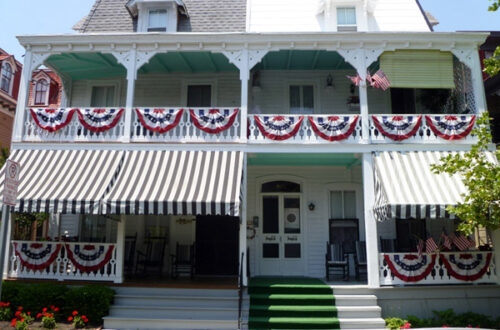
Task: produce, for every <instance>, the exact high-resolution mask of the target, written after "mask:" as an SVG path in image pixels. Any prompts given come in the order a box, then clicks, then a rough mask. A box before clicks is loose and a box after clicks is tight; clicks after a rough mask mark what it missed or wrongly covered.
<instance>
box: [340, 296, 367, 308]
mask: <svg viewBox="0 0 500 330" xmlns="http://www.w3.org/2000/svg"><path fill="white" fill-rule="evenodd" d="M335 305H336V306H377V298H370V299H364V298H363V299H342V297H340V296H337V297H336V299H335Z"/></svg>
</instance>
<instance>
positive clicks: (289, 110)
mask: <svg viewBox="0 0 500 330" xmlns="http://www.w3.org/2000/svg"><path fill="white" fill-rule="evenodd" d="M197 37H198V36H193V37H192V38H197ZM275 37H276V38H285V36H281V35H279V36H275ZM330 37H331V40H330V39H324V40H323V39H321V40H323V41H322V42H323V43H324V44H321V45H320V44H318V43H317V42H314V41H311V42H305V41H303V40H302V41H300V45H299V44H298V42H299V41H297V44H296V43H295V42H291V43H290V42H289V41H287V42H285V41H283V43H282V44H278V43H277V41H272V42H271V41H270V42H268V43H266V45H267V46H266V47H264V46H262V42H261V41H262V40H264V39H265V38H266V36H261V37H259V38H262V40H260V39H259V38H257V39H256V40H253V39H249V42H250V44H249V45H248V47H249V48H245V47H243V48H242V46H241V45H240V44H237V43H236V41H234V44H233V41H231V42H230V43H227V44H224V43H223V44H220V43H218V42H215V41H214V42H213V44H210V43H201V42H200V43H196V45H197V47H194V48H193V43H192V41H191V42H190V43H187V42H186V43H183V42H177V43H175V44H172V45H170V44H169V43H171V41H170V40H168V39H165V40H164V41H162V43H158V44H156V45H151V44H149V43H147V42H146V40H144V43H141V42H142V41H140V40H141V39H140V38H139V39H137V40H138V43H136V44H131V45H128V44H126V43H124V44H120V47H117V45H116V44H114V43H113V42H109V43H108V42H107V41H104V39H105V37H102V39H103V40H102V43H101V44H100V46H99V47H98V48H99V49H97V48H96V49H94V48H92V47H91V49H90V50H89V48H88V47H89V46H88V44H85V43H84V42H85V40H84V39H85V38H87V37H86V36H81V37H78V38H77V37H75V38H74V40H73V44H72V45H73V46H72V47H70V48H71V49H69V50H68V48H67V44H61V45H59V46H57V47H56V46H55V45H56V44H55V43H56V42H59V41H58V37H54V38H53V41H52V42H51V45H54V48H50V47H48V48H47V47H45V48H44V47H42V46H39V45H37V46H36V47H35V48H33V49H32V50H31V52H33V54H34V55H36V56H34V55H33V56H34V57H33V56H31V55H30V56H31V57H32V62H33V63H34V67H28V69H29V70H33V69H36V66H37V65H42V64H44V65H46V66H48V67H50V68H51V69H53V70H54V71H55V72H57V73H58V74H59V75H60V76H61V78H62V82H63V86H64V91H63V95H62V96H63V97H62V100H63V101H62V103H61V108H57V109H47V108H45V107H44V106H43V105H39V104H30V103H28V102H24V103H26V107H24V106H18V110H20V111H18V115H16V129H15V134H14V142H15V143H23V142H41V143H44V142H46V143H72V142H79V143H196V144H213V143H230V144H241V143H243V144H246V143H247V144H253V145H261V146H264V145H277V144H282V145H285V144H288V145H293V144H299V145H304V144H310V145H336V144H347V145H355V144H471V143H473V142H475V138H474V136H473V134H472V130H473V128H474V127H475V118H476V116H477V115H478V114H480V113H481V112H482V111H485V106H484V102H483V101H484V100H483V99H484V97H483V95H482V93H483V90H482V86H481V81H480V77H481V73H480V70H479V69H478V68H476V67H475V64H474V63H475V62H474V61H475V57H474V56H476V55H474V56H472V55H467V54H472V53H471V51H470V50H468V49H467V51H468V52H469V53H467V52H464V51H462V50H461V49H455V48H453V47H455V46H454V45H455V44H454V43H449V40H446V39H445V38H444V37H445V36H440V35H436V36H435V35H432V38H436V41H434V42H433V43H426V44H425V45H424V46H425V47H423V46H422V44H421V43H420V44H417V43H415V44H406V43H403V44H401V43H400V41H398V40H399V39H398V40H394V41H391V42H389V43H388V42H386V41H385V39H383V37H384V36H382V37H381V36H378V35H377V36H375V35H374V36H364V35H353V36H351V37H356V38H365V37H366V38H368V39H367V40H369V41H370V45H369V47H368V46H366V49H364V48H359V47H358V46H359V44H358V43H352V41H350V40H347V39H346V37H345V36H340V35H331V36H330ZM393 37H395V38H396V36H393ZM423 37H425V38H429V37H430V36H427V35H425V36H423V35H422V36H421V35H415V36H412V38H415V39H419V40H420V39H421V38H423ZM460 37H461V38H469V36H460ZM186 38H187V37H186ZM190 38H191V37H190ZM199 38H203V36H199ZM220 38H222V36H220ZM228 38H229V37H228ZM230 38H233V36H230ZM242 38H246V36H243V37H242ZM249 38H250V36H249ZM287 38H288V39H289V38H295V36H287ZM317 38H325V36H317ZM381 38H382V39H381ZM398 38H399V36H398ZM49 39H50V38H49ZM51 40H52V39H51ZM200 40H201V39H200ZM259 40H260V41H259ZM280 40H281V39H280ZM422 40H423V39H422ZM464 40H465V39H464ZM467 40H468V39H467ZM257 41H259V42H257ZM80 42H81V43H82V45H80V46H78V47H77V44H78V43H80ZM238 42H239V40H238ZM280 42H281V41H280ZM467 42H468V41H467ZM474 42H475V41H474ZM253 43H255V44H253ZM360 44H361V47H365V46H363V45H364V44H363V42H361V43H360ZM376 45H378V47H379V48H374V47H375V46H376ZM129 46H130V48H128V47H129ZM174 46H175V47H174ZM299 46H300V47H299ZM473 46H474V44H473V43H471V44H467V47H473ZM65 47H66V48H65ZM172 47H174V48H175V49H173V48H172ZM262 47H264V48H262ZM429 47H430V48H429ZM229 48H231V50H228V49H229ZM47 49H49V50H47ZM443 49H451V50H443ZM471 49H472V48H471ZM360 56H364V57H365V58H366V60H365V62H364V63H361V64H360V63H359V61H358V59H359V57H360ZM131 59H135V60H132V61H131ZM379 72H382V74H383V73H384V72H385V73H387V77H388V78H390V79H389V80H390V88H387V87H388V86H385V87H383V86H381V84H380V83H379V82H377V81H375V80H374V78H373V77H375V76H377V74H378V73H379ZM379 78H380V76H379ZM26 84H27V86H28V87H29V86H30V82H29V81H26ZM25 98H26V96H25ZM39 99H43V98H41V97H40V98H39ZM23 101H25V100H22V99H21V101H20V104H23Z"/></svg>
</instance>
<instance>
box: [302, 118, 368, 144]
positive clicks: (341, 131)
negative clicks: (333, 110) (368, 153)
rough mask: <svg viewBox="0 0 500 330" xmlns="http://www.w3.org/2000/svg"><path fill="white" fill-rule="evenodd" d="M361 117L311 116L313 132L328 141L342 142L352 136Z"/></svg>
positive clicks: (310, 121)
mask: <svg viewBox="0 0 500 330" xmlns="http://www.w3.org/2000/svg"><path fill="white" fill-rule="evenodd" d="M358 119H359V116H315V117H313V116H309V123H310V124H311V128H312V129H313V131H314V132H315V133H316V134H317V135H318V136H320V137H321V138H323V139H325V140H327V141H341V140H345V139H347V138H348V137H349V136H351V135H352V133H353V132H354V130H355V129H356V124H357V122H358Z"/></svg>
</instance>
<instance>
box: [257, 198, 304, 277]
mask: <svg viewBox="0 0 500 330" xmlns="http://www.w3.org/2000/svg"><path fill="white" fill-rule="evenodd" d="M302 227H303V224H302V216H301V197H300V195H299V194H292V193H276V194H263V195H262V226H260V233H259V237H260V239H259V242H260V243H259V245H260V249H259V250H260V251H259V252H258V253H259V256H258V258H257V260H259V273H260V275H270V276H293V275H296V276H301V275H304V267H303V257H304V256H303V254H304V251H303V250H304V247H303V243H302V237H303V233H302V232H303V228H302Z"/></svg>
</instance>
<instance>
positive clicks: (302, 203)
mask: <svg viewBox="0 0 500 330" xmlns="http://www.w3.org/2000/svg"><path fill="white" fill-rule="evenodd" d="M272 181H289V182H293V183H297V184H299V185H300V190H301V191H300V192H298V193H282V192H276V193H262V192H261V190H262V189H261V188H262V184H264V183H266V182H272ZM255 184H256V186H255V192H256V203H255V205H256V208H257V210H258V212H256V213H257V214H259V226H258V228H257V229H256V237H255V259H254V260H255V270H256V271H255V273H256V275H262V273H261V265H260V260H261V259H262V257H261V256H262V243H263V241H262V225H263V216H262V215H263V205H262V198H263V196H266V195H267V196H269V195H278V196H287V195H289V196H300V218H301V228H300V229H301V235H302V236H301V245H302V246H301V253H302V254H301V261H300V263H301V264H302V265H301V266H300V268H301V269H302V274H303V276H308V273H307V256H308V247H307V242H308V239H307V223H306V221H307V219H306V210H305V208H306V207H307V206H306V199H307V193H306V192H307V190H306V184H305V180H304V179H303V178H301V177H298V176H293V175H267V176H262V177H259V178H256V180H255ZM280 206H281V204H280ZM280 221H281V220H280ZM280 259H281V258H280Z"/></svg>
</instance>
